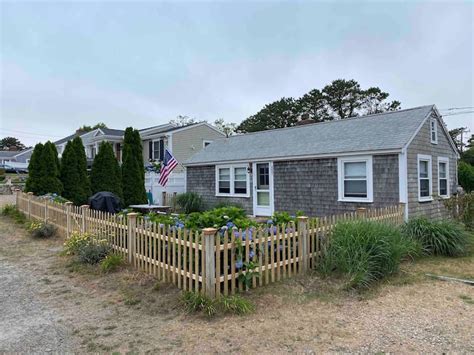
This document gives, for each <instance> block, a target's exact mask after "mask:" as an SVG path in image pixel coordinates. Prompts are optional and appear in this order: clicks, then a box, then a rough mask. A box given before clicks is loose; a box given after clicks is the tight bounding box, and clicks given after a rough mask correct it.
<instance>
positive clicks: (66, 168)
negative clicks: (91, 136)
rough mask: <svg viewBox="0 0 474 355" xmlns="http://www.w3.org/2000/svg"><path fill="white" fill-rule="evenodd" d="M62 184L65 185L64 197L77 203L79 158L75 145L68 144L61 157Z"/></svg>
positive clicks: (70, 142)
mask: <svg viewBox="0 0 474 355" xmlns="http://www.w3.org/2000/svg"><path fill="white" fill-rule="evenodd" d="M61 182H62V184H63V189H64V191H63V196H64V197H65V198H67V199H68V200H70V201H72V202H73V203H74V204H76V205H77V204H79V203H78V202H77V195H78V191H79V171H78V169H77V158H76V151H75V149H74V144H73V142H72V141H69V142H67V144H66V148H64V152H63V155H62V157H61Z"/></svg>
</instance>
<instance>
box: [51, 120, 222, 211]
mask: <svg viewBox="0 0 474 355" xmlns="http://www.w3.org/2000/svg"><path fill="white" fill-rule="evenodd" d="M124 132H125V131H124V130H119V129H111V128H97V129H95V130H93V131H90V132H85V133H80V132H79V133H77V132H76V133H75V134H73V135H70V136H68V137H65V138H63V139H60V140H58V141H56V142H54V143H55V145H56V148H57V150H58V155H59V156H61V154H62V153H63V152H64V149H65V147H66V144H67V142H68V141H70V140H72V139H74V138H75V137H76V136H79V137H81V139H82V143H83V145H84V149H85V151H86V156H87V159H88V164H89V166H91V164H92V161H93V159H94V157H95V155H96V154H97V152H98V151H99V146H100V143H101V142H103V141H107V142H109V143H111V144H112V146H113V149H114V153H115V157H116V158H117V160H118V161H119V162H121V161H122V145H123V136H124ZM139 132H140V136H141V139H142V144H143V164H144V165H145V166H146V165H149V164H151V162H157V163H159V162H161V161H163V157H164V152H165V150H166V149H168V150H169V151H170V152H171V153H172V154H173V156H174V157H175V158H176V160H177V161H178V163H179V165H178V166H177V167H176V168H175V170H174V171H173V173H172V174H171V175H170V177H169V180H168V184H167V185H166V187H163V186H161V185H159V183H158V181H159V179H160V175H159V174H158V173H155V172H146V174H145V188H146V190H147V192H151V193H152V195H153V200H154V203H158V204H162V202H163V201H162V194H163V192H166V193H173V192H176V193H182V192H185V191H186V181H185V173H184V168H183V166H182V164H181V163H183V162H184V161H186V160H188V159H189V158H190V157H191V156H192V155H193V154H195V153H197V152H199V151H200V150H202V149H203V148H204V147H206V146H207V145H209V144H211V143H212V142H213V141H214V140H217V139H220V138H224V137H225V134H224V133H222V132H221V131H220V130H218V129H217V128H216V127H214V126H212V125H210V124H209V123H207V122H200V123H194V124H190V125H187V126H183V127H179V126H176V125H173V124H171V123H167V124H162V125H158V126H153V127H149V128H145V129H141V130H139Z"/></svg>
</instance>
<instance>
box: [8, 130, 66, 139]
mask: <svg viewBox="0 0 474 355" xmlns="http://www.w3.org/2000/svg"><path fill="white" fill-rule="evenodd" d="M0 131H5V132H12V133H17V134H24V135H30V136H39V137H57V138H63V137H64V136H58V135H53V134H40V133H33V132H25V131H17V130H15V129H7V128H0Z"/></svg>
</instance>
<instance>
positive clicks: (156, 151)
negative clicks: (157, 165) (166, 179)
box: [152, 141, 160, 160]
mask: <svg viewBox="0 0 474 355" xmlns="http://www.w3.org/2000/svg"><path fill="white" fill-rule="evenodd" d="M152 157H153V160H160V141H154V142H153V154H152Z"/></svg>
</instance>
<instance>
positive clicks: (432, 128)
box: [430, 119, 438, 144]
mask: <svg viewBox="0 0 474 355" xmlns="http://www.w3.org/2000/svg"><path fill="white" fill-rule="evenodd" d="M430 133H431V143H433V144H438V124H437V122H436V119H432V120H431V126H430Z"/></svg>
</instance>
